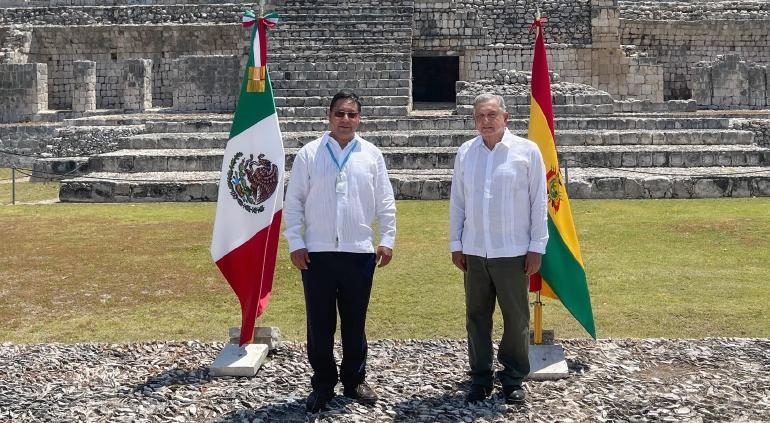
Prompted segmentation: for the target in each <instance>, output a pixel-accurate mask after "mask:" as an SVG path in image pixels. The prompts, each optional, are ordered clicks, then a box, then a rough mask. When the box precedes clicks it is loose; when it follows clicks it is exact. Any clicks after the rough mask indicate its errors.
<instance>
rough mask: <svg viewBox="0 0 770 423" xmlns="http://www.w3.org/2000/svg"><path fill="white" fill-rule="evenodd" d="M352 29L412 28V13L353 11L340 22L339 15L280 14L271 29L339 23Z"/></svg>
mask: <svg viewBox="0 0 770 423" xmlns="http://www.w3.org/2000/svg"><path fill="white" fill-rule="evenodd" d="M341 24H342V25H344V26H345V27H350V28H353V29H366V28H368V27H374V28H409V29H411V28H412V15H411V14H406V13H387V12H386V11H383V13H382V14H370V13H354V14H350V15H347V16H345V22H344V23H341V22H340V15H316V14H306V15H289V16H286V15H281V22H280V24H279V25H278V28H277V29H274V30H271V33H272V32H273V31H275V32H281V31H283V30H285V29H287V28H288V29H290V30H293V29H305V28H307V27H313V28H319V29H324V30H326V29H339V27H340V25H341Z"/></svg>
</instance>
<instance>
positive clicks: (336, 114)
mask: <svg viewBox="0 0 770 423" xmlns="http://www.w3.org/2000/svg"><path fill="white" fill-rule="evenodd" d="M332 114H333V115H334V117H338V118H340V119H342V118H344V117H345V116H347V117H348V119H355V118H357V117H358V115H359V113H358V112H343V111H342V110H333V111H332Z"/></svg>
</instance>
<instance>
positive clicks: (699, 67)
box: [692, 54, 770, 108]
mask: <svg viewBox="0 0 770 423" xmlns="http://www.w3.org/2000/svg"><path fill="white" fill-rule="evenodd" d="M767 69H768V68H767V66H759V65H757V64H755V63H747V62H745V61H743V60H741V58H740V56H738V55H737V54H729V55H726V56H720V57H718V58H717V60H715V61H713V62H700V63H697V64H696V65H695V67H694V68H693V77H692V87H693V89H692V93H693V99H694V100H695V101H697V102H698V104H699V105H702V106H707V107H717V108H764V107H766V106H768V105H770V92H769V90H768V85H767V74H768V72H767Z"/></svg>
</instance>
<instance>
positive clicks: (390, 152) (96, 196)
mask: <svg viewBox="0 0 770 423" xmlns="http://www.w3.org/2000/svg"><path fill="white" fill-rule="evenodd" d="M280 13H281V24H280V25H279V26H278V27H277V28H276V29H275V30H272V31H271V32H270V35H269V36H270V52H269V68H270V77H271V80H272V83H273V90H274V95H275V101H276V106H277V112H278V116H279V119H280V125H281V130H282V132H283V137H284V144H285V147H286V152H287V162H286V163H287V170H288V171H289V177H291V175H290V170H291V164H292V161H293V157H294V154H296V151H297V149H298V148H299V147H301V146H302V145H304V144H305V143H307V142H308V141H310V140H312V139H315V138H316V137H318V136H319V135H320V133H321V132H322V131H324V130H325V129H326V128H327V122H326V120H325V118H324V116H325V115H326V112H327V110H328V101H329V100H330V99H331V96H332V95H333V94H334V93H336V92H337V91H339V90H340V89H343V88H347V89H351V90H353V91H355V92H357V93H358V94H359V95H361V96H362V101H363V110H362V112H363V113H362V115H363V118H362V121H363V122H362V124H361V127H360V128H359V133H360V134H361V135H362V136H363V137H364V138H366V139H368V140H369V141H371V142H373V143H375V144H376V145H378V146H379V147H380V148H381V150H382V152H383V154H384V156H385V160H386V162H387V165H388V168H389V173H390V178H391V182H392V184H393V187H394V191H395V194H396V197H397V198H399V199H443V198H448V196H449V187H450V182H451V173H452V165H453V161H454V156H455V153H456V151H457V148H458V146H459V145H460V144H461V143H462V142H464V141H465V140H467V139H469V138H471V137H473V136H474V135H475V130H474V124H473V120H472V117H471V116H470V115H469V113H470V110H471V109H469V104H470V103H469V102H470V101H472V98H471V97H468V98H464V97H458V103H457V105H458V107H457V109H456V113H457V114H449V113H435V114H429V113H428V114H421V113H417V112H414V111H412V107H411V44H412V25H413V21H414V16H413V15H414V5H413V2H412V1H407V0H398V1H397V0H394V1H379V2H375V1H374V0H341V1H330V0H326V1H310V0H287V1H283V2H281V6H280ZM519 100H520V101H519ZM519 100H516V101H511V102H509V110H510V111H511V112H512V114H514V115H515V117H514V118H512V119H511V121H510V124H509V127H510V129H511V130H512V131H513V132H514V133H516V134H519V135H525V134H526V130H527V113H528V108H529V100H528V98H522V99H519ZM563 103H564V104H561V103H559V104H556V106H555V113H556V120H555V124H556V139H557V144H558V152H559V156H560V160H561V161H560V163H561V165H562V166H563V167H564V169H563V175H564V176H565V179H566V180H567V181H566V182H567V188H568V190H569V192H570V195H571V196H572V197H573V198H696V197H723V196H728V197H729V196H732V197H746V196H770V149H768V148H767V147H766V146H767V145H770V142H769V141H770V135H765V136H761V137H759V138H761V140H758V139H757V138H758V137H757V133H755V132H752V131H750V130H744V129H742V128H747V127H748V126H747V125H741V124H740V122H739V121H740V120H741V119H743V118H748V117H749V116H748V115H747V116H742V115H740V113H732V114H731V115H727V114H725V115H720V114H719V113H711V114H703V113H697V112H681V113H666V114H645V113H625V112H624V111H625V110H622V111H623V112H621V111H619V110H618V107H617V106H618V105H619V103H617V102H615V103H613V101H612V99H611V98H610V97H609V96H606V98H605V97H602V96H577V97H575V98H571V99H569V101H567V100H565V101H564V102H563ZM636 106H639V107H641V105H636ZM620 109H623V108H622V107H621V108H620ZM637 112H638V110H637ZM754 117H756V116H754ZM760 118H764V119H768V118H770V115H764V116H760ZM231 119H232V116H231V115H212V114H207V115H204V114H188V115H172V114H170V113H162V112H157V113H146V114H131V115H115V116H90V117H85V118H78V119H68V120H65V122H64V124H65V125H68V126H72V127H84V128H85V127H90V126H93V127H107V128H109V127H121V126H127V125H130V126H132V127H136V128H141V133H138V134H132V135H126V136H116V142H117V146H116V149H115V151H111V152H105V153H103V154H98V155H95V156H91V157H63V158H52V159H42V160H38V162H37V163H36V164H35V174H36V175H37V178H38V179H44V178H46V177H48V176H50V175H51V174H57V175H65V179H63V180H62V183H61V190H60V194H59V197H60V200H61V201H65V202H129V201H216V199H217V183H218V181H219V172H220V169H221V162H222V153H223V149H224V146H225V143H226V142H227V137H228V132H229V129H230V121H231ZM749 126H750V125H749ZM102 132H104V131H102Z"/></svg>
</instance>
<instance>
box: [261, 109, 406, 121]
mask: <svg viewBox="0 0 770 423" xmlns="http://www.w3.org/2000/svg"><path fill="white" fill-rule="evenodd" d="M364 107H365V110H366V113H367V114H372V115H375V116H406V115H407V114H408V113H409V107H408V106H364ZM328 111H329V108H328V107H323V106H319V107H276V113H278V116H279V117H281V118H284V117H325V116H326V115H327V114H328Z"/></svg>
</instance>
